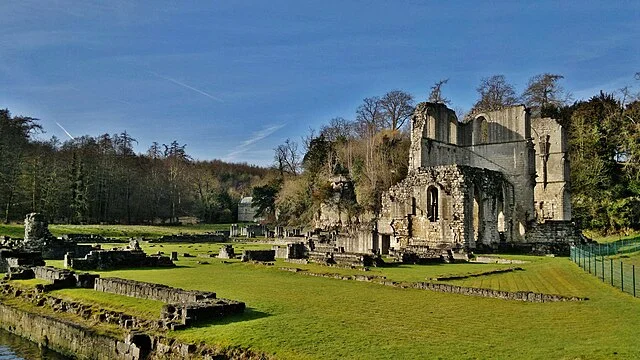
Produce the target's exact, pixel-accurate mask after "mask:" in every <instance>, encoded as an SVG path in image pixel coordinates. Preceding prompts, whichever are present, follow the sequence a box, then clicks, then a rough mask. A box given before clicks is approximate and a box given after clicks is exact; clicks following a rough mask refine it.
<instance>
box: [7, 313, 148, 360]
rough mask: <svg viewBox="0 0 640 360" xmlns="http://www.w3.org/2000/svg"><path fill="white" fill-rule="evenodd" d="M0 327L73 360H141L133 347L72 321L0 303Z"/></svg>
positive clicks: (137, 351)
mask: <svg viewBox="0 0 640 360" xmlns="http://www.w3.org/2000/svg"><path fill="white" fill-rule="evenodd" d="M0 326H1V327H2V328H3V329H5V330H7V331H10V332H12V333H14V334H16V335H19V336H22V337H24V338H26V339H28V340H30V341H33V342H35V343H37V344H40V345H42V346H44V347H47V348H50V349H52V350H54V351H57V352H59V353H61V354H65V355H69V356H73V357H74V358H77V359H96V360H113V359H130V360H134V359H141V358H142V357H141V355H142V354H141V352H140V348H138V347H137V346H136V345H135V344H127V343H125V342H124V341H120V340H117V339H114V338H112V337H109V336H105V335H100V334H98V333H96V332H95V331H93V330H91V329H89V328H86V327H83V326H80V325H78V324H74V323H72V322H68V321H63V320H59V319H55V318H52V317H48V316H42V315H37V314H32V313H29V312H25V311H22V310H18V309H15V308H13V307H10V306H7V305H4V304H0Z"/></svg>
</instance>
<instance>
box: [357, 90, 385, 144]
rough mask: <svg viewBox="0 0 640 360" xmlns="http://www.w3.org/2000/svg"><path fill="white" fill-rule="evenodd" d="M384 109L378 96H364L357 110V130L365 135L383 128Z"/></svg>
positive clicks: (361, 134)
mask: <svg viewBox="0 0 640 360" xmlns="http://www.w3.org/2000/svg"><path fill="white" fill-rule="evenodd" d="M383 124H384V109H383V108H382V106H381V104H380V98H379V97H377V96H374V97H369V98H364V99H363V100H362V104H360V106H358V109H357V110H356V125H357V126H356V132H357V133H358V135H359V136H361V137H365V136H368V135H371V134H373V133H375V132H376V131H378V130H380V129H382V128H383Z"/></svg>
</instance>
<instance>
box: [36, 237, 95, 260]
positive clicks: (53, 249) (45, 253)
mask: <svg viewBox="0 0 640 360" xmlns="http://www.w3.org/2000/svg"><path fill="white" fill-rule="evenodd" d="M95 249H96V248H95V247H94V246H93V245H78V244H76V243H75V242H66V241H62V240H54V241H53V242H51V243H50V244H47V245H46V246H44V247H43V248H42V257H43V258H44V259H46V260H62V259H64V256H65V255H66V254H71V256H73V257H77V258H81V257H84V256H86V255H87V254H88V253H90V252H91V251H92V250H95Z"/></svg>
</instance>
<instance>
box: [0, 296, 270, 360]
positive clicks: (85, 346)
mask: <svg viewBox="0 0 640 360" xmlns="http://www.w3.org/2000/svg"><path fill="white" fill-rule="evenodd" d="M0 296H3V297H15V298H20V299H21V300H23V301H25V302H28V303H32V304H33V305H35V306H38V307H43V308H47V309H49V311H53V312H54V313H69V314H73V315H76V316H79V317H81V318H82V319H84V320H87V321H89V322H91V323H102V324H112V325H116V326H118V327H120V328H121V329H123V330H125V331H131V332H130V333H129V334H128V335H127V336H125V337H124V339H118V338H117V337H114V336H107V335H100V334H98V333H96V332H95V331H94V330H92V329H91V328H89V327H86V326H83V325H80V324H77V323H74V322H70V321H68V320H60V319H58V318H54V317H52V316H44V315H40V314H35V313H31V312H28V311H24V310H19V309H16V308H13V307H11V306H7V305H5V304H3V303H2V302H0V327H1V328H3V329H5V330H7V331H9V332H12V333H14V334H16V335H19V336H22V337H24V338H26V339H28V340H31V341H33V342H35V343H37V344H40V345H41V346H44V347H47V348H50V349H52V350H55V351H57V352H59V353H62V354H65V355H68V356H70V357H73V358H75V359H91V360H142V359H147V360H160V359H163V360H166V359H205V360H213V359H220V360H222V359H246V360H252V359H261V360H264V359H268V358H269V357H268V356H266V355H264V354H260V353H256V352H253V351H251V350H247V349H242V348H238V347H217V346H208V345H205V344H203V343H200V344H188V343H183V342H180V341H177V340H176V339H173V338H170V337H166V336H163V335H158V334H161V333H162V332H164V330H163V329H164V328H163V326H162V324H161V323H162V321H151V320H145V319H140V318H136V317H134V316H131V315H127V314H125V313H122V312H116V311H108V310H104V309H101V308H100V307H98V306H92V305H83V304H80V303H78V302H75V301H66V300H64V299H59V298H56V297H53V296H49V295H43V294H39V293H36V292H32V291H24V290H21V289H17V288H13V287H12V286H11V285H10V284H8V283H4V284H2V286H1V287H0ZM214 301H222V300H221V299H216V300H214ZM236 306H239V305H236ZM242 307H243V309H244V304H242ZM223 312H224V311H219V313H223ZM189 314H190V315H193V316H201V315H200V314H195V313H194V312H192V313H189ZM225 314H226V313H225ZM151 329H153V330H156V332H155V333H156V335H154V336H150V335H148V334H145V333H144V332H141V331H148V330H151Z"/></svg>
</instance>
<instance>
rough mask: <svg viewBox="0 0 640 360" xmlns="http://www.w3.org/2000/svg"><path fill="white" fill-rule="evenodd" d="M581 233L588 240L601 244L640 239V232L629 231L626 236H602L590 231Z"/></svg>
mask: <svg viewBox="0 0 640 360" xmlns="http://www.w3.org/2000/svg"><path fill="white" fill-rule="evenodd" d="M582 232H583V234H584V235H585V236H587V237H588V238H591V239H594V240H596V241H598V242H599V243H601V244H603V243H609V242H614V241H618V240H630V239H635V238H640V231H630V232H629V233H628V234H626V235H625V234H614V235H602V234H600V233H597V232H594V231H590V230H583V231H582Z"/></svg>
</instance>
